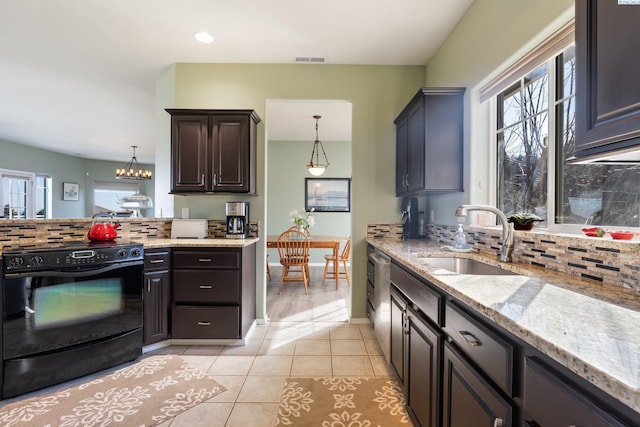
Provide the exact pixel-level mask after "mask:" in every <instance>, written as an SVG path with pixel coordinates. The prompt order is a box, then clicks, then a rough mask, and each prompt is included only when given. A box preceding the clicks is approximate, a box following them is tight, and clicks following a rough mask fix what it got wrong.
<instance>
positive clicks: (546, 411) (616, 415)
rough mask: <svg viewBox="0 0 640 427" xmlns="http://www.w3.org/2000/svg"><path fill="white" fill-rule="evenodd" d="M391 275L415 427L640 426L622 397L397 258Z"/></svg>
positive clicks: (396, 348) (396, 339)
mask: <svg viewBox="0 0 640 427" xmlns="http://www.w3.org/2000/svg"><path fill="white" fill-rule="evenodd" d="M368 252H369V249H368ZM390 276H391V290H390V300H391V310H390V312H391V340H390V341H391V344H390V365H391V368H392V371H393V372H394V374H395V376H396V377H397V379H398V381H399V383H400V384H401V386H402V388H403V393H404V395H405V399H406V402H407V410H408V412H409V414H410V416H411V419H412V421H413V423H414V424H415V425H417V426H445V427H468V426H488V427H496V426H501V427H508V426H523V427H555V426H569V425H574V426H594V427H600V426H609V427H620V426H623V425H624V426H629V427H631V426H633V427H640V418H638V414H637V412H635V411H633V410H632V409H631V408H630V407H628V406H626V405H625V404H624V403H623V402H621V401H619V400H616V399H614V398H612V397H611V396H610V395H608V394H607V393H605V392H603V391H602V390H601V389H599V388H598V387H597V386H596V385H595V384H592V383H591V382H589V381H588V380H586V379H585V378H583V377H581V376H579V375H577V374H575V373H574V372H572V371H570V370H569V369H567V368H566V367H565V366H563V365H562V364H560V363H558V362H557V361H555V360H553V359H551V358H550V357H549V356H548V355H545V354H543V353H542V352H541V351H539V350H537V349H535V348H534V347H533V346H532V345H530V344H529V343H527V342H525V341H523V340H522V339H520V338H519V337H516V336H514V335H513V334H511V333H510V332H509V331H507V330H505V329H504V328H502V327H500V326H499V325H497V324H496V323H495V322H494V321H493V320H492V319H489V318H487V317H485V316H483V315H482V314H481V313H479V312H478V311H476V310H474V309H473V308H471V307H469V306H468V305H467V304H465V303H464V302H462V301H460V300H459V299H457V298H455V297H454V296H452V295H450V294H448V293H446V292H445V291H444V290H443V289H442V288H441V287H438V286H437V285H435V284H433V283H431V282H430V281H429V280H427V279H426V278H424V277H423V276H422V275H421V274H420V273H418V272H415V271H413V270H412V269H410V268H408V267H406V266H405V265H403V264H402V263H401V262H397V261H396V260H394V259H392V263H391V270H390ZM487 280H489V282H490V279H489V278H488V279H487ZM489 282H487V285H489ZM477 285H478V286H483V285H482V284H480V283H478V284H477Z"/></svg>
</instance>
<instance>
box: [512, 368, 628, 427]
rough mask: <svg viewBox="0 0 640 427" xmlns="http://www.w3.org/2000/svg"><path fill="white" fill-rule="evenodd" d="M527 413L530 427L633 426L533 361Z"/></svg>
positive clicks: (527, 386) (525, 405)
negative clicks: (619, 419) (621, 420)
mask: <svg viewBox="0 0 640 427" xmlns="http://www.w3.org/2000/svg"><path fill="white" fill-rule="evenodd" d="M523 412H524V414H523V417H524V426H526V427H547V426H549V427H552V426H589V427H607V426H609V427H610V426H616V427H622V426H626V425H629V424H627V423H622V422H620V421H618V420H617V419H615V418H613V416H612V415H611V414H609V413H608V412H607V411H605V410H604V409H602V408H601V407H599V405H598V404H596V403H595V402H594V401H593V400H591V399H590V398H589V397H587V396H586V395H585V394H582V393H580V391H578V389H577V388H576V387H573V386H572V385H570V384H569V383H568V382H567V381H566V380H564V379H563V377H562V376H561V375H558V374H557V373H555V372H552V371H551V370H549V369H548V368H546V367H545V366H544V364H543V363H541V362H540V361H537V360H535V359H532V358H526V359H525V367H524V396H523Z"/></svg>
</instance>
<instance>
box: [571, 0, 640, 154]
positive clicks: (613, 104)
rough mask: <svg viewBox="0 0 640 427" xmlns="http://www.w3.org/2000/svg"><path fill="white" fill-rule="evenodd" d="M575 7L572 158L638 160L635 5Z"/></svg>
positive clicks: (639, 64) (611, 1) (607, 2)
mask: <svg viewBox="0 0 640 427" xmlns="http://www.w3.org/2000/svg"><path fill="white" fill-rule="evenodd" d="M575 5H576V144H575V157H576V158H577V159H578V160H611V161H614V160H618V161H625V160H626V161H630V160H640V79H639V78H638V76H640V55H638V52H640V25H639V23H640V5H619V4H618V0H576V2H575ZM633 151H636V152H635V153H632V152H633Z"/></svg>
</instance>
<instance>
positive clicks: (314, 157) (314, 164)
mask: <svg viewBox="0 0 640 427" xmlns="http://www.w3.org/2000/svg"><path fill="white" fill-rule="evenodd" d="M313 118H314V119H316V140H315V142H314V143H313V151H311V160H310V161H309V164H308V165H307V169H308V170H309V173H310V174H311V175H313V176H320V175H322V174H323V173H324V171H325V170H326V169H327V166H329V160H327V155H326V154H325V152H324V147H323V146H322V142H320V141H319V140H318V119H320V118H322V116H313ZM320 150H322V157H324V163H320Z"/></svg>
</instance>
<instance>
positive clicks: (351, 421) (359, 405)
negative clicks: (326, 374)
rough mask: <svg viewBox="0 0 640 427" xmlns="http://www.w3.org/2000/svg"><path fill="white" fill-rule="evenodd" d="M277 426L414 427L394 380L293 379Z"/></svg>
mask: <svg viewBox="0 0 640 427" xmlns="http://www.w3.org/2000/svg"><path fill="white" fill-rule="evenodd" d="M275 425H276V426H295V427H306V426H309V427H311V426H313V427H317V426H371V427H376V426H407V427H408V426H412V425H413V424H412V423H411V420H410V419H409V416H408V415H407V412H406V410H405V400H404V396H403V394H402V390H401V389H400V386H398V383H397V382H396V381H394V380H393V379H391V378H341V377H334V378H289V379H288V380H287V383H286V385H285V387H284V389H283V390H282V395H281V397H280V407H279V409H278V417H277V419H276V422H275Z"/></svg>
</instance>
